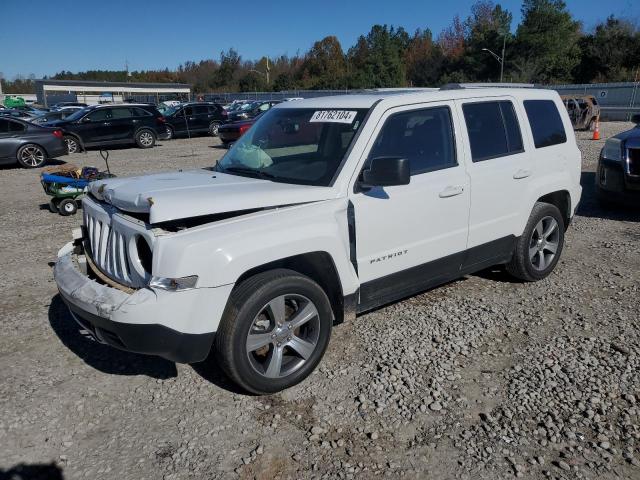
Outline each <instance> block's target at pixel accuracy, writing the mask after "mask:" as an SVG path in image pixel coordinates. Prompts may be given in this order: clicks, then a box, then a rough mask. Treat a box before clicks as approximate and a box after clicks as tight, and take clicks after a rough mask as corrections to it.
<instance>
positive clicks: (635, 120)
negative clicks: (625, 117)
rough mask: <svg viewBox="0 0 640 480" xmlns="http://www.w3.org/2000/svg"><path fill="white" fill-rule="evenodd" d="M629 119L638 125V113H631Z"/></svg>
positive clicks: (639, 115) (639, 114)
mask: <svg viewBox="0 0 640 480" xmlns="http://www.w3.org/2000/svg"><path fill="white" fill-rule="evenodd" d="M631 121H632V122H633V123H635V124H636V125H640V113H634V114H633V115H631Z"/></svg>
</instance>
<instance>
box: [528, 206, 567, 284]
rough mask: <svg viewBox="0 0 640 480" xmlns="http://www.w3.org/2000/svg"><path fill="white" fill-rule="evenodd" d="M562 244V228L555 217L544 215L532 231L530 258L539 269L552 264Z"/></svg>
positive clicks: (534, 266) (541, 269) (532, 263)
mask: <svg viewBox="0 0 640 480" xmlns="http://www.w3.org/2000/svg"><path fill="white" fill-rule="evenodd" d="M559 245H560V228H559V226H558V222H557V221H556V219H555V218H553V217H549V216H547V217H543V218H542V219H541V220H540V221H539V222H538V223H537V224H536V228H534V229H533V231H532V232H531V239H530V241H529V260H530V261H531V265H532V266H533V268H535V269H536V270H538V271H543V270H545V269H547V268H548V267H549V265H551V263H552V262H553V259H554V258H555V256H556V252H557V251H558V247H559Z"/></svg>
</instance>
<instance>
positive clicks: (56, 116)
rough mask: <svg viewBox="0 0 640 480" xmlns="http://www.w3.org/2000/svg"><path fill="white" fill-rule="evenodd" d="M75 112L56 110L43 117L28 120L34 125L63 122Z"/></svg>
mask: <svg viewBox="0 0 640 480" xmlns="http://www.w3.org/2000/svg"><path fill="white" fill-rule="evenodd" d="M75 112H76V110H72V109H65V110H58V111H55V112H47V113H45V114H44V115H40V116H39V117H33V118H31V119H29V121H30V122H31V123H35V124H36V125H44V124H45V123H49V122H55V121H57V120H64V119H65V118H67V117H70V116H71V115H73V114H74V113H75Z"/></svg>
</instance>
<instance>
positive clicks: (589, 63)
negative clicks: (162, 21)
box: [2, 0, 640, 93]
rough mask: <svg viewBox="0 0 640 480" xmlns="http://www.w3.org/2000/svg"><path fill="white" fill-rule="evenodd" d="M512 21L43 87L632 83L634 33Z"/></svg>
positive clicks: (525, 7)
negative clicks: (110, 84) (122, 83)
mask: <svg viewBox="0 0 640 480" xmlns="http://www.w3.org/2000/svg"><path fill="white" fill-rule="evenodd" d="M512 20H513V15H512V13H511V12H509V11H508V10H507V9H505V8H503V7H502V6H501V5H500V4H497V3H494V2H492V1H491V0H479V1H477V2H476V3H474V4H473V6H472V7H471V14H470V15H469V16H468V17H467V18H464V19H463V18H460V17H459V16H456V17H455V18H454V19H453V21H452V22H451V25H449V26H448V27H447V28H445V29H444V30H443V31H442V32H440V33H439V34H438V35H436V36H434V34H433V33H432V32H431V30H429V29H424V30H422V29H419V30H417V31H416V32H414V33H413V34H409V33H408V32H407V31H406V30H405V29H404V28H402V27H394V26H388V25H374V26H373V27H372V28H371V30H370V31H369V32H368V33H367V34H366V35H361V36H360V37H359V38H358V40H357V41H356V43H355V45H353V46H351V47H350V48H348V49H347V50H346V51H345V50H344V49H343V47H342V45H341V44H340V42H339V40H338V39H337V38H336V37H335V36H328V37H325V38H323V39H322V40H319V41H317V42H315V43H314V44H313V46H312V47H311V48H310V49H309V51H307V52H306V53H305V54H297V55H294V56H287V55H282V56H280V57H277V58H271V59H267V58H266V57H265V58H262V59H260V60H245V59H243V58H242V57H241V56H240V54H239V53H238V52H237V51H236V50H234V49H233V48H231V49H229V50H227V51H223V52H221V54H220V56H219V58H217V59H207V60H201V61H199V62H193V61H188V62H185V63H184V64H182V65H180V66H179V67H178V68H177V69H175V70H169V69H164V70H146V71H134V72H127V71H125V70H122V71H112V70H90V71H86V72H80V73H72V72H69V71H62V72H59V73H57V74H55V75H53V76H52V77H51V78H53V79H60V80H101V81H132V82H179V83H190V84H192V85H193V88H194V91H195V92H196V93H204V92H223V91H227V92H232V91H240V92H251V91H284V90H296V89H312V90H317V89H362V88H382V87H405V86H412V87H432V86H439V85H442V84H445V83H449V82H495V81H498V80H499V78H500V74H501V69H502V70H503V72H504V73H503V75H504V81H506V82H526V83H544V84H554V83H592V82H619V81H620V82H622V81H636V80H640V29H639V28H638V25H636V24H633V23H631V22H629V21H627V20H625V19H621V18H616V17H614V16H609V17H608V18H607V19H606V20H603V21H602V22H600V23H599V24H598V25H596V26H595V28H594V29H592V30H591V31H585V30H584V27H583V25H582V24H581V23H580V22H579V21H577V20H576V19H575V18H573V16H572V14H571V12H570V11H569V10H568V9H567V6H566V4H565V3H564V2H563V1H562V0H524V2H523V4H522V20H521V22H520V24H519V25H517V26H516V27H515V29H512ZM503 47H504V52H505V54H504V59H503V65H501V61H500V58H501V57H502V51H503ZM490 52H493V55H492V54H491V53H490ZM501 67H502V68H501ZM2 87H3V91H4V92H5V93H12V92H20V93H29V92H32V91H34V88H33V78H22V77H17V78H16V79H15V80H13V81H7V80H3V81H2Z"/></svg>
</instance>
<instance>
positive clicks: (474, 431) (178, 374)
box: [0, 123, 640, 480]
mask: <svg viewBox="0 0 640 480" xmlns="http://www.w3.org/2000/svg"><path fill="white" fill-rule="evenodd" d="M630 127H631V124H627V123H604V124H603V125H602V129H601V134H602V137H603V140H602V141H591V140H590V139H589V138H590V134H589V133H587V132H578V133H577V136H578V138H579V145H580V148H581V150H582V152H583V184H584V195H583V203H582V204H581V207H580V210H579V212H578V216H577V217H576V219H575V221H574V224H573V225H572V227H571V228H570V229H569V231H568V234H567V239H566V240H567V244H566V247H565V250H564V251H563V256H562V260H561V262H560V264H559V265H558V268H557V269H556V271H555V272H554V274H553V275H551V276H550V277H549V278H547V279H546V280H544V281H542V282H538V283H535V284H521V283H515V282H512V281H510V280H509V278H508V277H507V276H506V275H505V274H504V273H503V272H502V271H501V270H499V269H494V270H489V271H485V272H482V273H480V274H478V275H472V276H468V277H465V278H464V279H462V280H459V281H456V282H453V283H450V284H448V285H446V286H444V287H441V288H438V289H435V290H432V291H430V292H427V293H424V294H422V295H418V296H415V297H413V298H411V299H408V300H405V301H403V302H399V303H396V304H393V305H390V306H388V307H386V308H382V309H379V310H377V311H374V312H372V313H369V314H367V315H363V316H361V317H358V319H357V320H356V321H355V322H351V323H347V324H344V325H341V326H339V327H337V328H336V329H335V330H334V335H333V338H332V342H331V344H330V346H329V349H328V352H327V355H326V356H325V358H324V360H323V362H322V364H321V366H320V368H319V369H318V370H317V371H316V372H315V373H314V374H313V375H312V376H311V377H309V379H308V380H307V381H305V382H304V383H302V384H301V385H299V386H297V387H295V388H292V389H290V390H288V391H286V392H283V393H281V394H278V395H273V396H270V397H252V396H248V395H245V394H243V393H241V392H238V391H237V390H236V389H235V387H234V386H233V385H232V384H230V382H229V381H228V380H227V379H226V378H225V377H224V375H223V374H222V373H220V371H219V370H218V369H217V368H216V365H215V364H214V363H212V362H205V363H203V364H199V365H193V366H189V365H177V366H176V365H174V364H172V363H170V362H167V361H164V360H162V359H158V358H153V357H145V356H139V355H134V354H128V353H124V352H120V351H117V350H114V349H111V348H109V347H105V346H102V345H99V344H97V343H95V342H93V341H91V340H89V339H87V338H85V337H84V336H83V335H82V333H81V332H80V331H79V329H78V328H77V327H76V326H75V324H74V323H73V321H72V320H71V318H70V316H69V314H68V313H67V311H66V308H65V307H64V305H63V304H62V302H61V300H60V298H59V296H58V295H57V292H56V288H55V284H54V282H53V280H52V274H51V265H52V263H51V262H52V261H53V260H54V259H55V254H56V251H57V249H58V248H59V247H60V246H62V245H63V244H64V243H65V242H66V241H68V239H69V238H70V230H71V228H72V227H73V226H76V225H78V224H79V222H80V216H79V215H76V216H75V217H70V218H63V217H61V216H58V215H55V214H52V213H50V212H49V211H48V210H47V209H46V207H45V204H46V201H47V198H46V196H45V195H44V193H43V192H42V189H41V187H40V185H39V183H38V172H37V171H36V172H34V171H26V170H20V169H17V168H3V169H0V185H1V188H0V199H1V200H2V202H1V205H2V209H1V210H0V245H1V248H0V265H2V266H3V275H2V277H1V278H0V288H1V289H2V291H3V292H4V293H3V294H1V295H0V321H1V322H2V323H1V324H2V326H3V335H2V336H1V337H0V478H13V477H12V476H11V474H15V473H20V474H21V475H23V477H22V478H29V479H35V478H46V479H56V478H65V479H78V478H90V479H102V478H108V479H114V478H117V479H136V480H138V479H187V478H195V479H213V478H243V479H244V478H258V479H271V478H373V477H377V476H379V475H384V476H386V477H391V478H395V477H405V478H445V479H448V478H452V479H453V478H456V479H477V478H486V479H501V478H512V477H523V478H534V479H542V478H566V479H569V478H585V479H618V478H640V446H639V445H640V444H639V440H640V419H639V413H640V410H639V409H640V371H639V367H640V335H639V331H638V326H639V325H638V311H639V307H640V295H639V289H638V281H639V280H640V223H639V222H640V214H638V213H635V212H632V211H619V212H616V211H609V210H602V209H601V208H600V207H599V206H598V205H597V204H596V203H595V201H594V199H593V188H592V184H593V171H594V168H595V162H596V159H597V154H598V152H599V150H600V148H601V146H602V143H603V141H604V139H605V138H607V137H608V136H611V135H613V134H615V133H617V132H619V131H622V130H625V129H627V128H630ZM223 153H224V150H222V149H221V148H219V146H218V145H217V140H215V139H212V138H209V137H201V138H197V139H192V140H186V139H182V140H173V141H170V142H162V145H161V146H159V147H157V148H154V149H153V150H151V151H142V150H138V149H117V150H112V151H111V156H110V164H111V168H112V170H113V171H114V172H115V173H117V174H119V175H125V174H134V173H143V172H152V171H154V172H155V171H160V170H168V169H176V168H191V167H199V166H205V165H210V164H212V163H213V162H214V161H215V159H217V158H219V157H220V156H221V155H222V154H223ZM64 160H66V161H70V162H73V163H77V164H80V165H98V166H102V160H101V159H100V157H99V156H98V152H96V151H91V152H89V153H87V154H76V155H72V156H69V157H65V158H64ZM39 475H40V476H39ZM17 478H21V477H17Z"/></svg>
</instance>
